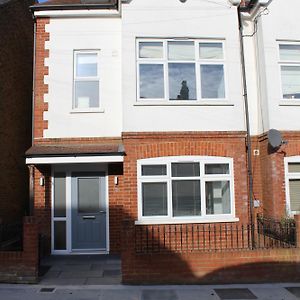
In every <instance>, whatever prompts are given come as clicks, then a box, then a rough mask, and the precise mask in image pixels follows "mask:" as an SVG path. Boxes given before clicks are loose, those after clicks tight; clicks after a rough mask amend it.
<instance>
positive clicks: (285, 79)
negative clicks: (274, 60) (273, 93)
mask: <svg viewBox="0 0 300 300" xmlns="http://www.w3.org/2000/svg"><path fill="white" fill-rule="evenodd" d="M281 80H282V92H283V98H285V99H300V66H282V67H281Z"/></svg>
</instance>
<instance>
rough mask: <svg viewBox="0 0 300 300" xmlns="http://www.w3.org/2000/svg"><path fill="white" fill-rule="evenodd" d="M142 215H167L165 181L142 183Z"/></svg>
mask: <svg viewBox="0 0 300 300" xmlns="http://www.w3.org/2000/svg"><path fill="white" fill-rule="evenodd" d="M142 199H143V216H145V217H146V216H167V214H168V206H167V183H165V182H157V183H156V182H155V183H152V182H151V183H143V184H142Z"/></svg>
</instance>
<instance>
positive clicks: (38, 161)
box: [26, 155, 124, 165]
mask: <svg viewBox="0 0 300 300" xmlns="http://www.w3.org/2000/svg"><path fill="white" fill-rule="evenodd" d="M123 161H124V156H123V155H111V156H104V155H103V156H51V157H30V158H26V164H27V165H45V164H47V165H48V164H82V163H108V162H123Z"/></svg>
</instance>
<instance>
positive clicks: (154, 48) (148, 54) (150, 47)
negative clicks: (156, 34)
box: [139, 42, 163, 58]
mask: <svg viewBox="0 0 300 300" xmlns="http://www.w3.org/2000/svg"><path fill="white" fill-rule="evenodd" d="M139 57H140V58H163V43H161V42H140V43H139Z"/></svg>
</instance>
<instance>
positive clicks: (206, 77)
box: [201, 65, 225, 99]
mask: <svg viewBox="0 0 300 300" xmlns="http://www.w3.org/2000/svg"><path fill="white" fill-rule="evenodd" d="M201 92H202V98H214V99H216V98H225V83H224V67H223V65H201Z"/></svg>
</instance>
